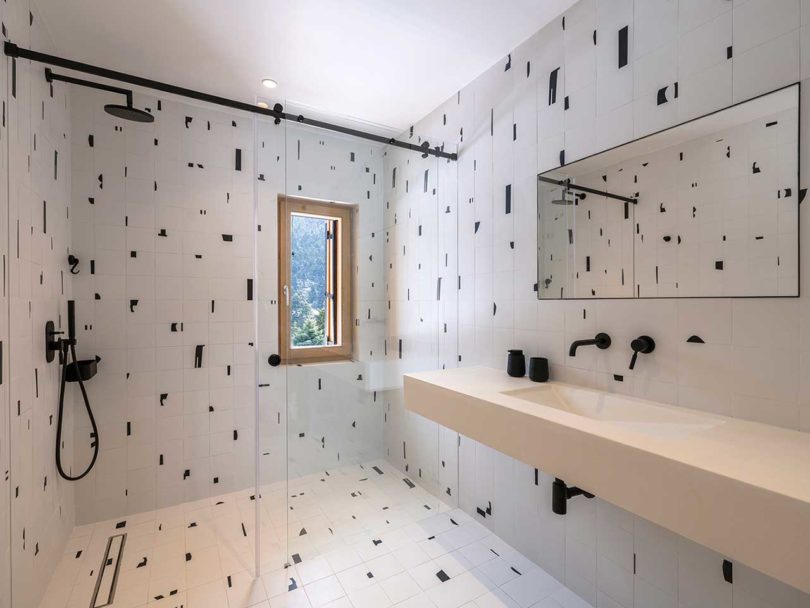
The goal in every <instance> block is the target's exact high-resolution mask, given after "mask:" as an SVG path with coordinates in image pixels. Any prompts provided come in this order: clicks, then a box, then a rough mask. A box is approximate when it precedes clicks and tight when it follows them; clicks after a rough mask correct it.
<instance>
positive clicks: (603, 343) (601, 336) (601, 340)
mask: <svg viewBox="0 0 810 608" xmlns="http://www.w3.org/2000/svg"><path fill="white" fill-rule="evenodd" d="M580 346H595V347H596V348H600V349H602V350H605V349H606V348H608V347H609V346H610V336H609V335H607V334H606V333H601V332H600V333H598V334H596V337H595V338H594V339H593V340H574V341H573V342H571V347H570V348H569V349H568V356H569V357H576V356H577V349H578V348H579V347H580Z"/></svg>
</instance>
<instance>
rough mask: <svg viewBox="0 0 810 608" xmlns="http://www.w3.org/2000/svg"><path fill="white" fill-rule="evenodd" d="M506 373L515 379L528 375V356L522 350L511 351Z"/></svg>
mask: <svg viewBox="0 0 810 608" xmlns="http://www.w3.org/2000/svg"><path fill="white" fill-rule="evenodd" d="M506 373H507V374H509V375H510V376H512V377H513V378H522V377H523V376H525V375H526V356H525V355H524V354H523V351H522V350H520V349H513V350H510V351H509V358H508V359H507V360H506Z"/></svg>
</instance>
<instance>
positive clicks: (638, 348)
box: [630, 336, 655, 369]
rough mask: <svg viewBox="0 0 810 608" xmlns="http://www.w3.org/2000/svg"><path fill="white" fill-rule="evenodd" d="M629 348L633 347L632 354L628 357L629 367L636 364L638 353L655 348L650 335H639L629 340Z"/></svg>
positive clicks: (645, 352)
mask: <svg viewBox="0 0 810 608" xmlns="http://www.w3.org/2000/svg"><path fill="white" fill-rule="evenodd" d="M630 348H632V349H633V356H632V358H631V359H630V369H633V368H634V367H635V366H636V359H637V358H638V354H639V353H643V354H645V355H646V354H648V353H651V352H653V351H654V350H655V340H653V339H652V338H651V337H650V336H639V337H638V338H636V339H635V340H633V341H632V342H630Z"/></svg>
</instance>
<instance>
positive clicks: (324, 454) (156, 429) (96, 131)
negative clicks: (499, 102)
mask: <svg viewBox="0 0 810 608" xmlns="http://www.w3.org/2000/svg"><path fill="white" fill-rule="evenodd" d="M71 95H72V98H73V113H72V121H73V138H72V145H73V178H74V188H73V195H72V200H71V212H72V216H71V217H72V219H73V222H72V229H73V238H74V243H75V250H76V254H77V255H78V257H79V258H80V259H81V265H80V273H79V274H78V275H76V276H75V277H74V279H73V280H74V284H75V293H76V299H77V307H78V316H79V322H78V325H79V335H78V341H79V345H80V347H81V348H80V351H81V354H80V355H79V356H80V358H81V357H90V356H93V355H95V354H98V355H99V356H100V357H101V358H102V361H101V363H100V364H99V373H98V375H97V376H96V377H95V378H94V379H93V380H92V381H91V382H89V383H88V388H89V390H90V397H91V400H92V402H93V405H94V408H95V411H96V413H97V417H98V420H99V426H100V436H101V454H100V456H99V460H98V464H97V465H96V468H95V469H94V470H93V471H92V472H91V473H90V475H88V477H87V478H86V479H84V480H82V481H81V482H79V484H78V488H77V497H76V502H77V519H78V521H80V522H89V521H97V520H102V519H108V518H112V517H119V516H121V515H124V514H127V513H136V512H139V511H144V510H150V509H154V508H160V507H164V506H168V505H172V504H177V503H180V502H184V501H188V500H197V499H200V498H203V497H207V496H214V495H217V494H222V493H225V492H229V491H233V490H237V489H242V488H246V487H251V486H252V485H253V483H254V473H255V470H254V469H255V467H254V453H255V450H256V447H255V446H256V443H255V432H256V426H255V422H254V415H255V410H254V395H255V394H254V381H255V380H254V379H255V378H256V376H255V371H254V349H253V343H254V341H255V335H254V320H255V319H256V316H255V315H256V311H255V310H254V305H255V304H257V302H256V298H257V299H258V314H259V316H258V324H259V353H260V356H259V358H258V361H259V370H260V376H259V384H260V387H259V415H260V444H259V449H260V453H261V455H262V457H261V462H262V477H261V479H262V482H264V483H270V482H273V481H277V480H279V479H283V478H284V476H285V475H286V474H287V459H288V457H289V461H290V463H292V464H291V466H290V472H291V474H293V475H295V474H303V473H310V472H312V471H315V470H321V469H323V468H326V467H327V466H334V465H335V464H339V463H341V464H346V463H349V462H356V461H360V460H364V459H365V460H368V459H371V458H375V457H379V456H380V455H381V454H382V440H381V436H382V433H381V428H382V427H381V425H382V406H380V405H376V403H375V395H374V392H373V389H371V390H370V389H369V386H368V385H367V383H366V382H365V381H364V380H363V375H364V367H365V366H366V364H367V363H368V362H369V361H371V360H373V359H374V358H375V357H381V356H382V350H383V346H382V329H383V327H384V325H383V323H382V319H384V308H383V306H382V305H381V301H382V296H381V294H382V284H381V281H379V280H376V279H375V276H377V275H381V264H382V259H381V255H375V254H376V253H377V252H379V251H381V248H382V245H381V244H378V243H379V242H380V241H381V237H380V235H379V233H380V229H379V228H378V226H379V225H380V224H381V218H382V213H381V211H380V210H379V209H380V206H381V203H380V200H379V196H380V192H381V186H380V185H379V184H378V182H377V176H378V174H379V173H381V168H382V155H381V154H382V148H381V147H380V146H372V145H370V144H364V143H362V142H358V141H356V140H349V139H346V138H342V137H334V136H327V135H324V134H323V133H319V132H317V131H313V130H305V129H302V128H300V127H295V128H292V127H290V128H288V127H287V125H286V124H283V125H279V126H276V125H274V124H273V123H272V121H261V122H260V123H259V124H258V126H257V128H256V132H255V133H256V135H255V137H256V143H257V150H258V155H259V156H258V162H259V165H258V168H257V175H258V180H256V179H254V161H253V158H254V130H253V122H252V118H251V117H250V116H247V115H243V114H229V113H226V112H223V111H221V110H219V109H217V108H214V107H200V106H195V105H190V104H187V103H181V102H178V101H173V100H168V99H160V100H159V99H158V98H155V97H150V96H141V95H136V97H135V99H136V102H135V105H136V106H137V107H142V108H143V107H145V108H149V109H150V110H151V111H152V112H153V114H154V115H155V122H154V123H151V124H146V125H143V124H137V123H132V122H125V121H121V120H117V119H114V118H112V117H110V116H109V115H107V114H106V113H105V112H104V110H103V105H104V103H109V102H114V101H115V98H114V97H112V96H110V95H107V94H100V93H98V92H96V91H88V90H85V89H80V88H77V87H73V88H72V89H71ZM91 142H92V145H91ZM237 149H238V150H240V151H241V152H240V159H241V168H239V169H238V168H237V163H236V158H237V152H236V150H237ZM254 184H255V185H256V186H257V188H258V197H259V199H258V200H259V214H258V218H257V219H258V224H259V226H260V230H258V231H257V232H255V234H256V238H257V239H258V243H257V246H258V249H257V251H258V255H259V259H258V265H257V269H258V281H257V282H256V280H255V278H254V274H253V273H254V268H253V256H254V232H253V225H254V215H253V212H254V210H253V206H254V198H253V195H254ZM285 192H286V193H288V194H291V195H297V196H308V197H313V198H325V199H329V200H335V201H341V202H347V203H353V204H357V205H358V207H359V214H358V225H357V226H356V232H357V234H356V238H357V246H358V252H357V255H356V260H355V262H356V263H355V265H354V268H353V273H354V275H355V278H356V281H357V284H358V289H359V301H358V302H357V313H358V318H357V319H356V320H355V324H356V330H357V334H358V352H357V353H356V359H357V362H352V363H346V364H329V365H316V366H306V367H290V368H287V369H286V370H285V368H284V367H279V368H271V367H270V366H269V365H268V364H267V358H268V356H269V355H270V354H271V353H276V352H278V342H277V338H278V329H277V322H278V293H277V286H276V276H277V275H276V272H277V252H276V243H277V239H276V226H277V204H276V201H277V196H278V195H279V194H283V193H285ZM91 262H92V263H93V266H94V269H93V271H92V272H91ZM249 283H250V284H251V285H252V288H249V287H248V285H249ZM372 285H376V286H372ZM249 289H252V298H251V299H249V297H248V292H249ZM371 311H373V314H372V312H371ZM173 329H174V330H173ZM197 345H204V349H203V364H202V367H201V368H195V366H194V361H195V348H196V346H197ZM325 394H328V395H329V397H330V398H329V399H324V397H323V396H324V395H325ZM164 395H165V397H163V398H161V396H164ZM288 402H289V403H288ZM87 432H88V428H87V423H86V422H85V420H84V419H83V418H81V417H80V418H79V419H77V426H76V449H77V456H76V460H77V464H76V466H81V463H86V462H87V459H88V458H89V456H90V455H89V453H88V446H87V445H86V442H84V441H83V437H85V436H86V434H87ZM288 437H289V438H290V439H289V442H288ZM287 448H289V451H287Z"/></svg>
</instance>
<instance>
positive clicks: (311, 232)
mask: <svg viewBox="0 0 810 608" xmlns="http://www.w3.org/2000/svg"><path fill="white" fill-rule="evenodd" d="M291 219H292V222H291V230H290V232H291V234H290V237H291V251H292V260H291V268H290V275H291V277H290V278H291V283H292V285H291V287H292V294H291V302H290V343H291V345H292V346H293V348H295V347H302V346H325V345H326V264H327V262H326V233H327V225H328V221H327V220H325V219H323V218H318V217H312V216H306V215H293V216H292V218H291Z"/></svg>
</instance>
